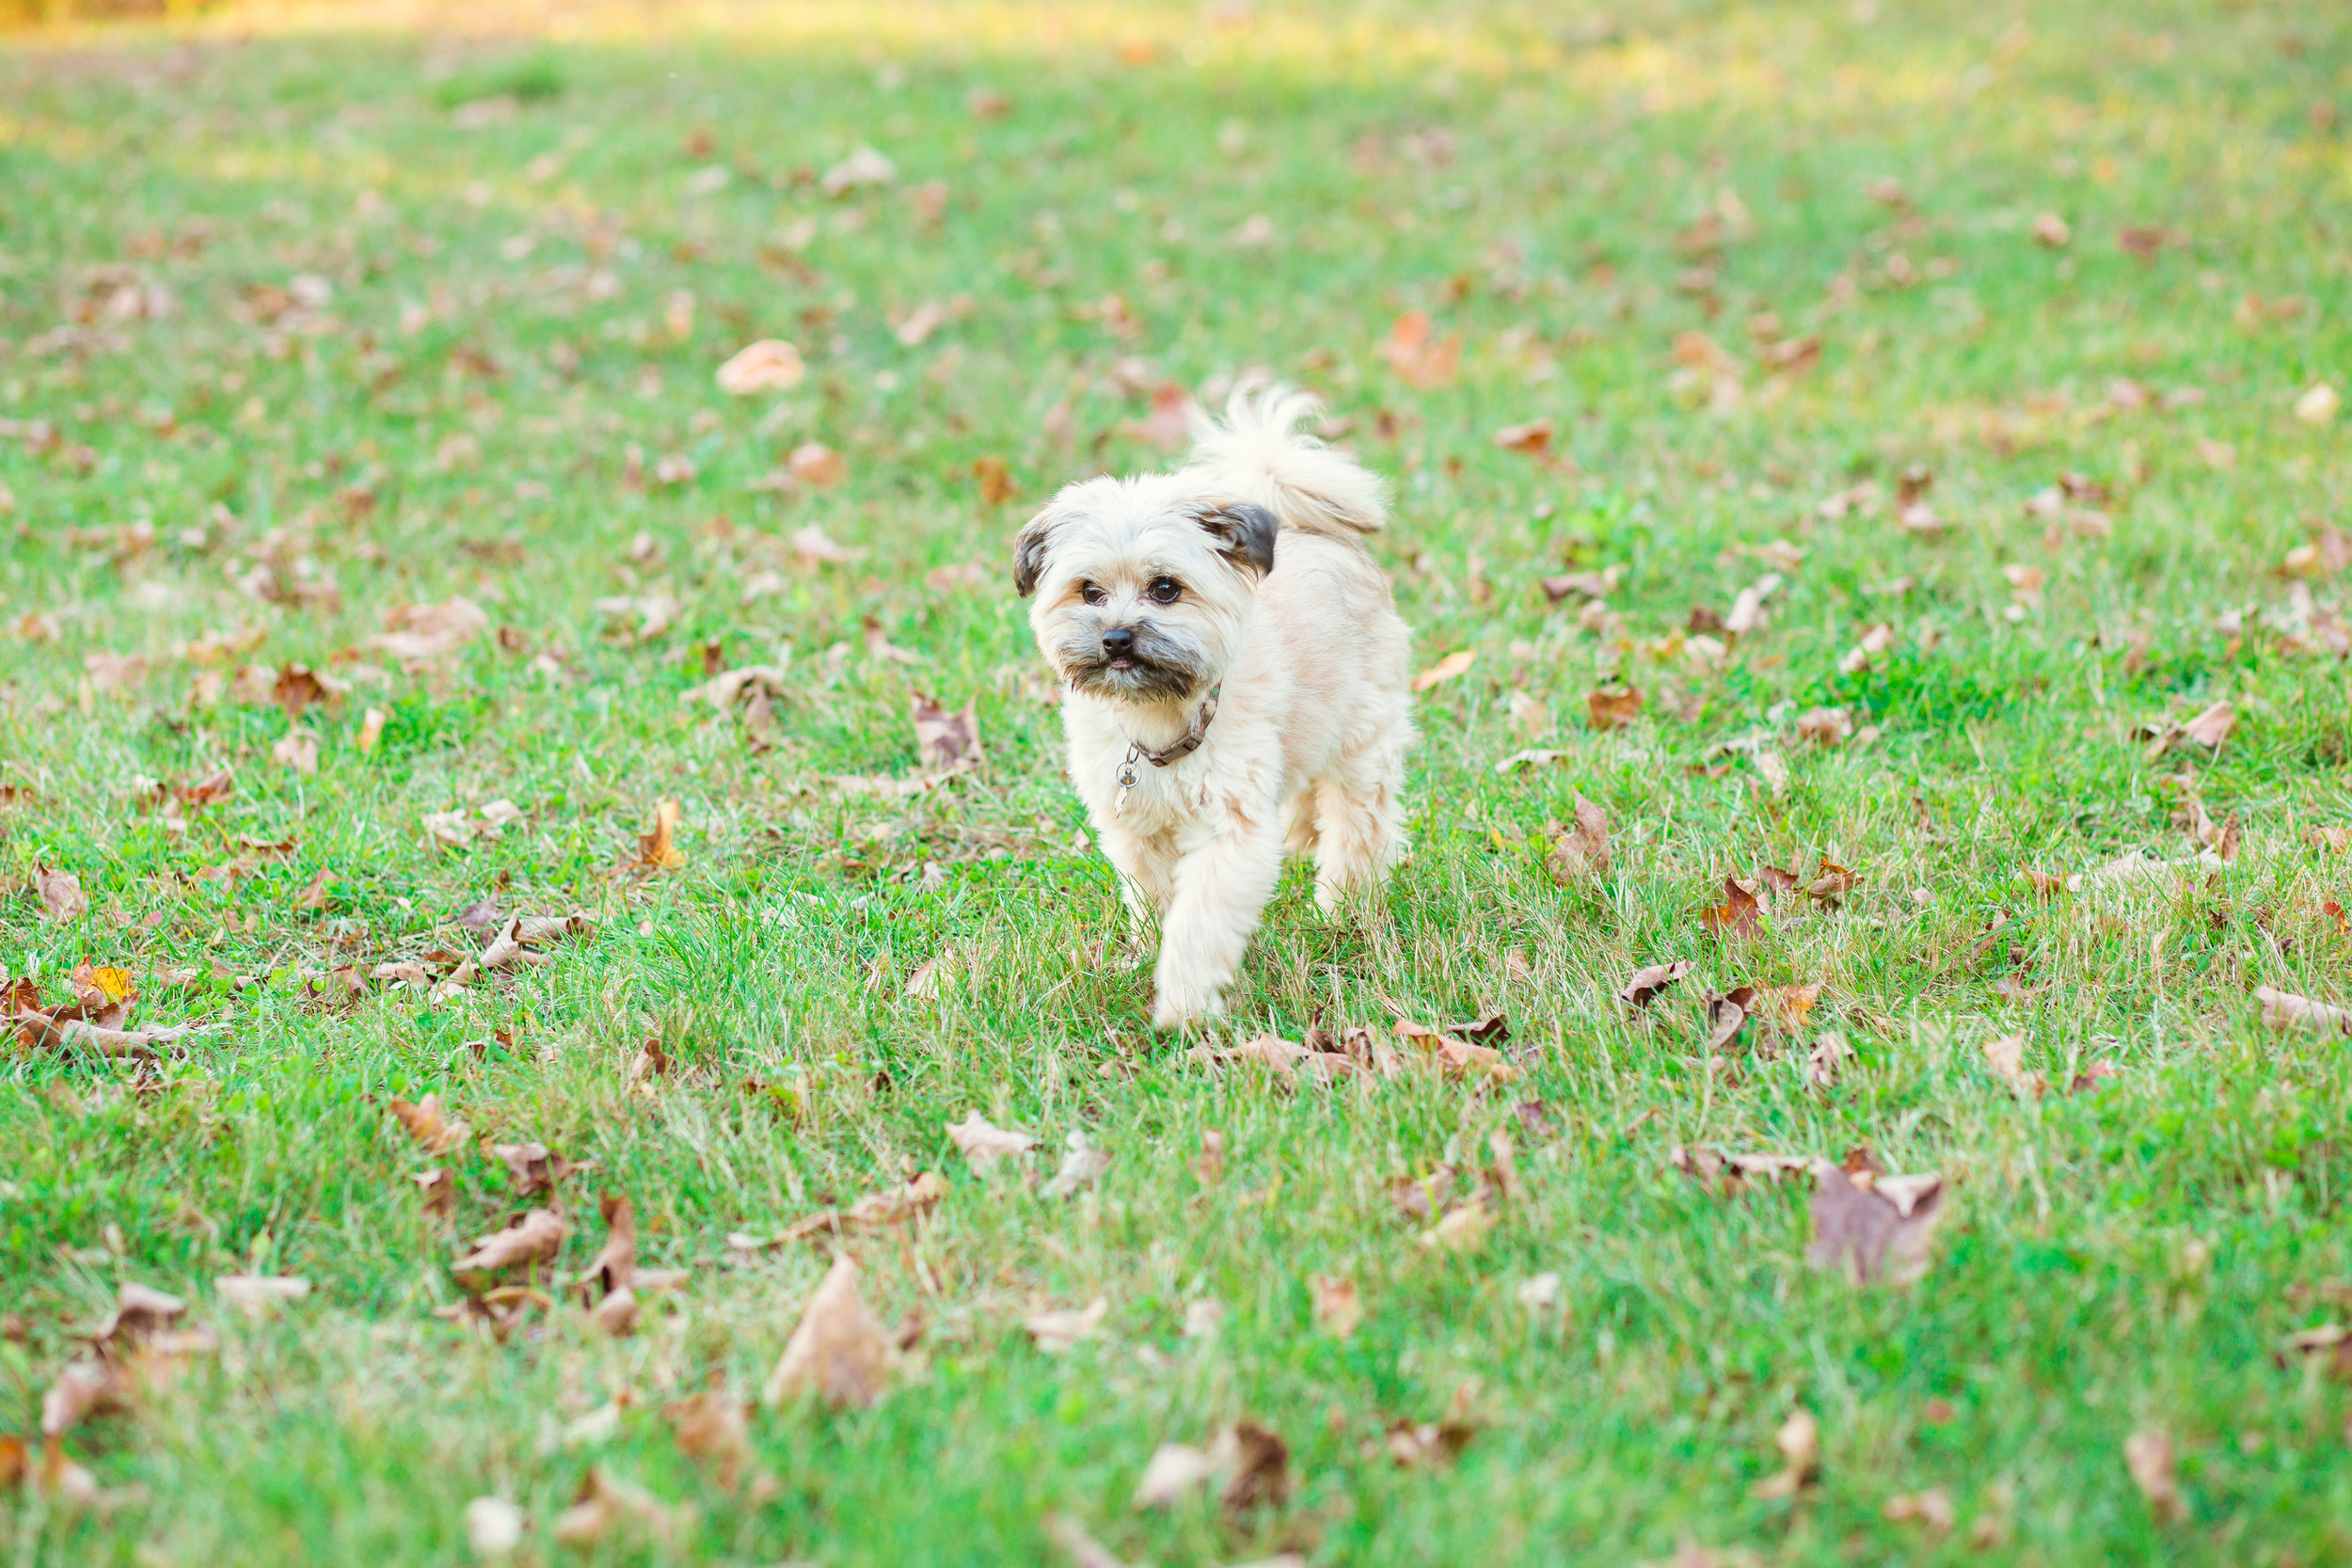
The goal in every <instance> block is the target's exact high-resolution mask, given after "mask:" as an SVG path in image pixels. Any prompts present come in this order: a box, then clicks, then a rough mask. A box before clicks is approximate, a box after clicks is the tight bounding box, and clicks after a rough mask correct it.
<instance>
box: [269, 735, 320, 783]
mask: <svg viewBox="0 0 2352 1568" xmlns="http://www.w3.org/2000/svg"><path fill="white" fill-rule="evenodd" d="M269 754H270V760H271V761H272V762H275V763H277V764H278V765H279V766H280V767H283V768H293V769H294V771H295V772H297V773H315V772H317V771H318V770H319V737H318V736H314V735H312V734H311V733H310V731H308V730H294V731H293V732H291V733H289V734H287V735H284V736H279V737H278V739H277V740H276V741H273V742H272V743H271V745H270V749H269Z"/></svg>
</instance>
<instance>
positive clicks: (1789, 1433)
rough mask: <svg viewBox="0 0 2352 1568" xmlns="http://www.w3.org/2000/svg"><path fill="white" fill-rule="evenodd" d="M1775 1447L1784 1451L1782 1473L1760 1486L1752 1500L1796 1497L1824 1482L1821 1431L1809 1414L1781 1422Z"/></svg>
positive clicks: (1756, 1487)
mask: <svg viewBox="0 0 2352 1568" xmlns="http://www.w3.org/2000/svg"><path fill="white" fill-rule="evenodd" d="M1772 1443H1773V1446H1774V1447H1776V1448H1778V1449H1780V1462H1781V1463H1780V1472H1779V1473H1778V1474H1777V1475H1773V1476H1771V1477H1768V1478H1767V1479H1765V1480H1764V1481H1759V1482H1757V1483H1756V1486H1755V1488H1754V1489H1753V1490H1752V1492H1751V1493H1750V1495H1751V1496H1753V1497H1757V1498H1759V1499H1765V1500H1769V1499H1772V1498H1775V1497H1795V1496H1796V1495H1797V1494H1798V1493H1800V1492H1802V1491H1804V1489H1805V1488H1806V1487H1807V1486H1810V1485H1811V1484H1812V1483H1813V1482H1814V1481H1816V1480H1818V1479H1819V1478H1820V1473H1821V1428H1820V1422H1818V1421H1816V1420H1815V1419H1814V1418H1813V1416H1812V1414H1811V1413H1810V1412H1809V1411H1804V1410H1800V1411H1797V1412H1795V1413H1793V1414H1792V1415H1790V1416H1789V1418H1788V1419H1787V1420H1785V1421H1783V1422H1781V1424H1780V1430H1779V1431H1778V1432H1776V1433H1773V1434H1772Z"/></svg>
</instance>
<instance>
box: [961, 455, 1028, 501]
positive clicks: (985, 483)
mask: <svg viewBox="0 0 2352 1568" xmlns="http://www.w3.org/2000/svg"><path fill="white" fill-rule="evenodd" d="M972 477H973V478H975V479H977V480H978V481H979V482H980V500H981V502H982V503H983V504H985V505H988V506H1002V505H1003V504H1004V503H1005V502H1007V501H1009V500H1010V499H1012V498H1013V496H1014V494H1015V493H1016V492H1017V491H1018V489H1019V486H1018V485H1016V484H1015V483H1013V478H1012V469H1011V468H1009V467H1007V466H1006V464H1005V460H1004V459H1003V458H1001V457H994V456H989V457H976V458H974V459H973V460H972Z"/></svg>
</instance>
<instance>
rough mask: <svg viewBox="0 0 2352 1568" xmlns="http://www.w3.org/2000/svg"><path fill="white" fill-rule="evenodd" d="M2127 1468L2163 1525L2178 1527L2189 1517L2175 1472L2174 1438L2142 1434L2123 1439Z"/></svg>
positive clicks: (2151, 1509)
mask: <svg viewBox="0 0 2352 1568" xmlns="http://www.w3.org/2000/svg"><path fill="white" fill-rule="evenodd" d="M2123 1466H2124V1468H2126V1469H2128V1470H2129V1471H2131V1473H2132V1482H2133V1484H2134V1485H2136V1486H2137V1487H2138V1488H2139V1495H2140V1496H2141V1497H2146V1498H2147V1499H2148V1507H2149V1511H2150V1512H2151V1513H2154V1514H2155V1516H2156V1518H2157V1520H2158V1522H2159V1523H2162V1524H2168V1525H2170V1524H2178V1523H2179V1522H2180V1521H2181V1520H2183V1519H2185V1518H2187V1517H2188V1504H2187V1503H2186V1501H2185V1500H2184V1499H2183V1498H2182V1497H2181V1485H2180V1481H2178V1480H2177V1479H2176V1478H2175V1477H2174V1475H2173V1473H2172V1439H2171V1438H2169V1437H2168V1436H2166V1435H2165V1434H2164V1433H2161V1432H2153V1431H2146V1430H2143V1431H2139V1432H2135V1433H2132V1434H2131V1435H2130V1436H2129V1437H2126V1438H2125V1439H2123Z"/></svg>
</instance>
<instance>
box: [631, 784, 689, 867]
mask: <svg viewBox="0 0 2352 1568" xmlns="http://www.w3.org/2000/svg"><path fill="white" fill-rule="evenodd" d="M684 809H685V808H684V807H682V806H681V805H680V804H679V803H678V802H677V801H675V800H664V801H662V802H661V803H660V805H658V806H656V807H655V808H654V814H653V832H649V833H640V834H638V835H637V863H638V864H639V865H641V866H643V867H644V868H645V869H647V870H649V871H668V870H670V869H672V868H673V867H675V866H679V865H683V864H684V863H685V862H686V857H685V856H683V855H681V854H679V853H678V850H677V843H676V838H677V825H678V817H679V816H680V814H681V813H682V812H683V810H684Z"/></svg>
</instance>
